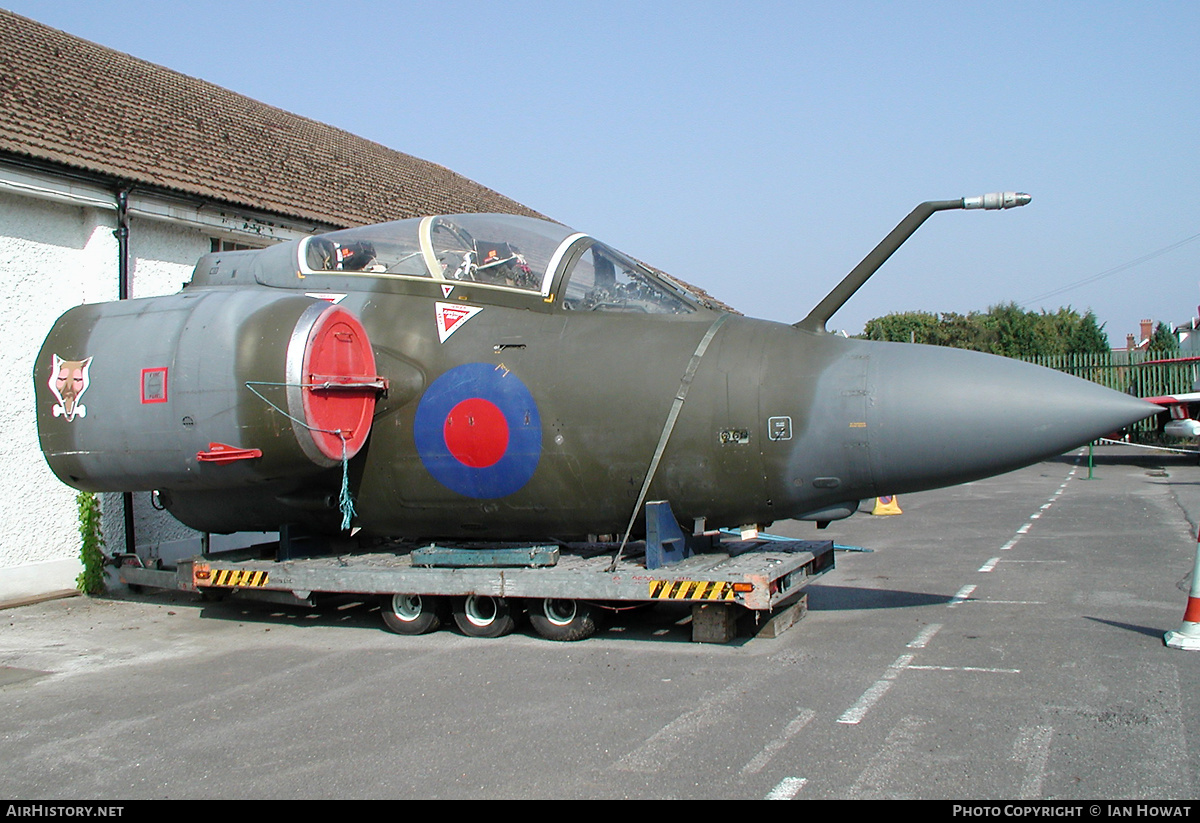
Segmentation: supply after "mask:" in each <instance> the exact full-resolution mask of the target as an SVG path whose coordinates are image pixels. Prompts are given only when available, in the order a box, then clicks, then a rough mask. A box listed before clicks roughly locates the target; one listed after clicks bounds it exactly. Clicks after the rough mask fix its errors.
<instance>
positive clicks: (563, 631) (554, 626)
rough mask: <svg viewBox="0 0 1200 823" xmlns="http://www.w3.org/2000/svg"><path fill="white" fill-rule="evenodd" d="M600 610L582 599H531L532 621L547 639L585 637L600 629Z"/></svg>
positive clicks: (569, 639) (535, 627) (578, 638)
mask: <svg viewBox="0 0 1200 823" xmlns="http://www.w3.org/2000/svg"><path fill="white" fill-rule="evenodd" d="M599 616H600V615H599V609H597V608H596V607H595V606H593V605H592V604H590V603H585V602H583V601H582V600H563V599H560V598H557V597H547V598H544V599H541V600H531V601H529V623H530V625H532V626H533V630H534V631H536V632H537V633H538V634H540V635H541V636H542V637H544V638H546V639H547V640H561V641H568V642H569V641H572V640H585V639H587V638H589V637H591V636H592V635H593V634H595V633H596V629H597V628H599V620H598V618H599Z"/></svg>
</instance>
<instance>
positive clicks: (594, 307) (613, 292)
mask: <svg viewBox="0 0 1200 823" xmlns="http://www.w3.org/2000/svg"><path fill="white" fill-rule="evenodd" d="M567 278H568V279H567V280H566V286H565V288H564V289H563V301H562V304H563V308H564V309H571V310H575V311H626V312H642V313H645V314H685V313H687V312H691V311H694V310H695V309H694V307H693V306H692V305H691V304H690V303H689V302H688V301H687V300H686V299H684V297H683V295H682V294H681V293H680V292H679V291H677V290H676V289H674V288H673V287H671V286H669V285H668V284H667V283H666V282H665V281H664V280H662V279H660V278H659V277H657V276H656V275H654V274H653V273H652V272H651V271H650V270H649V269H647V268H646V267H645V266H643V265H641V264H640V263H637V262H635V261H634V260H632V259H631V258H629V257H627V256H625V255H624V254H621V253H620V252H619V251H616V250H615V249H611V248H609V247H608V246H605V245H604V244H602V243H592V244H591V245H590V246H588V247H587V249H586V250H585V251H584V252H583V253H582V254H580V255H579V257H578V259H577V260H576V261H575V263H574V265H573V266H572V267H571V270H570V272H569V273H568V275H567Z"/></svg>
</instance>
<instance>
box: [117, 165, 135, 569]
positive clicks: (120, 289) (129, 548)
mask: <svg viewBox="0 0 1200 823" xmlns="http://www.w3.org/2000/svg"><path fill="white" fill-rule="evenodd" d="M113 235H114V236H115V237H116V238H117V299H119V300H128V299H129V189H128V188H123V189H120V190H119V191H118V192H117V229H116V231H114V232H113ZM121 509H122V511H123V512H124V515H125V553H126V554H136V552H137V540H136V539H135V537H134V534H133V492H122V493H121Z"/></svg>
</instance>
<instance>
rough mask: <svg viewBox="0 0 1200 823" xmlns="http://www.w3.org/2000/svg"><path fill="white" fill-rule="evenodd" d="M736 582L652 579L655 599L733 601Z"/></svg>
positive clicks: (652, 592) (651, 587)
mask: <svg viewBox="0 0 1200 823" xmlns="http://www.w3.org/2000/svg"><path fill="white" fill-rule="evenodd" d="M734 593H735V589H734V584H733V583H729V582H727V581H708V580H652V581H651V582H650V597H651V599H653V600H718V601H728V602H733V600H734Z"/></svg>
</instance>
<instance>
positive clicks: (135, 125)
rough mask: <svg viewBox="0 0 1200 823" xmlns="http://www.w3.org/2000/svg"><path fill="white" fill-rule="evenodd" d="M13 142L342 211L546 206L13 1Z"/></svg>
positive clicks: (133, 176) (13, 148) (283, 211)
mask: <svg viewBox="0 0 1200 823" xmlns="http://www.w3.org/2000/svg"><path fill="white" fill-rule="evenodd" d="M0 151H2V152H10V153H12V154H17V155H22V156H26V157H30V158H35V159H37V160H40V161H48V162H51V163H57V164H62V165H65V166H69V167H72V168H75V169H79V170H83V171H86V172H91V173H97V174H101V175H106V176H111V177H114V178H119V179H121V180H126V181H130V182H132V183H141V184H144V185H148V186H153V187H157V188H162V189H169V190H174V191H178V192H183V193H185V194H189V195H196V196H200V197H204V198H212V199H215V200H220V201H222V202H226V203H229V204H231V205H238V206H242V207H246V208H249V209H254V210H258V211H265V212H270V213H274V214H280V215H286V216H291V217H299V218H304V219H309V220H316V221H320V222H324V223H332V224H335V225H346V226H351V225H362V224H367V223H379V222H383V221H386V220H397V219H401V218H405V217H415V216H418V215H425V214H439V213H440V214H453V213H459V212H508V213H513V214H524V215H530V216H534V217H541V216H542V215H539V214H538V213H537V212H535V211H533V210H531V209H529V208H527V207H525V206H523V205H521V204H520V203H517V202H516V201H514V200H510V199H509V198H507V197H504V196H503V195H501V194H499V193H497V192H495V191H492V190H491V189H489V188H486V187H485V186H481V185H479V184H478V183H475V182H473V181H471V180H468V179H467V178H465V177H463V176H462V175H459V174H455V173H454V172H452V171H450V170H449V169H447V168H444V167H443V166H439V165H437V164H436V163H430V162H427V161H425V160H420V159H418V158H416V157H412V156H410V155H407V154H403V153H401V152H398V151H393V150H392V149H389V148H387V147H385V146H381V145H379V144H378V143H373V142H371V141H369V140H364V139H363V138H361V137H356V136H355V135H353V134H350V133H348V132H345V131H342V130H340V129H336V128H334V127H332V126H327V125H325V124H324V123H318V122H316V121H314V120H309V119H307V118H304V117H299V116H297V115H294V114H290V113H288V112H286V111H283V110H281V109H277V108H274V107H272V106H268V105H265V104H263V103H260V102H258V101H256V100H252V99H250V98H248V97H244V96H243V95H240V94H236V93H234V92H232V91H229V90H228V89H224V88H221V87H220V86H215V85H213V84H212V83H207V82H205V81H203V80H197V79H196V78H194V77H188V76H186V75H183V74H179V73H178V72H175V71H172V70H170V69H167V68H163V67H162V66H158V65H155V64H153V63H148V62H146V61H145V60H139V59H137V58H136V57H131V56H130V55H128V54H123V53H121V52H118V51H113V50H112V49H108V48H105V47H103V46H99V45H97V44H95V43H90V42H88V41H86V40H81V39H79V38H77V37H73V36H71V35H69V34H66V33H65V32H61V31H58V30H57V29H53V28H50V27H49V26H45V25H42V24H41V23H37V22H35V21H33V20H29V19H27V18H25V17H21V16H19V15H16V14H13V13H12V12H9V11H5V10H2V9H0Z"/></svg>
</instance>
